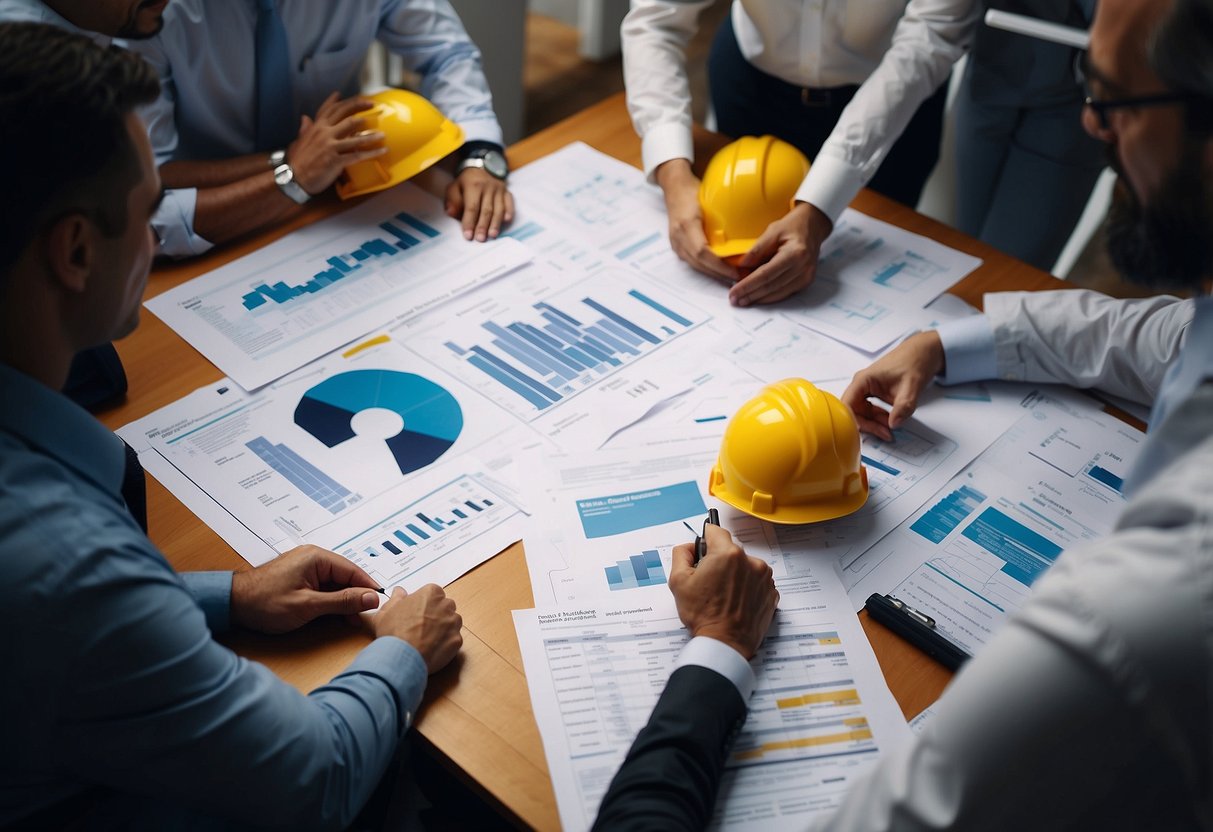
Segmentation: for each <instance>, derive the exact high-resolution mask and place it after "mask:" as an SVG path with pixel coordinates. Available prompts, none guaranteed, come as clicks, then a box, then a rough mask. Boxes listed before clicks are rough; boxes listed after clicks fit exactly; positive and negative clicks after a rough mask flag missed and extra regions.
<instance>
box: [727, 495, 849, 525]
mask: <svg viewBox="0 0 1213 832" xmlns="http://www.w3.org/2000/svg"><path fill="white" fill-rule="evenodd" d="M709 491H710V492H711V494H712V496H713V497H715V498H716V499H718V500H720V501H721V502H724V503H728V504H729V505H731V506H732V507H733V508H735V509H738V510H740V511H744V512H745V513H746V514H748V515H750V516H751V517H757V518H758V519H759V520H766V521H767V522H769V523H778V524H780V525H785V526H802V525H805V524H806V523H821V522H824V521H826V520H837V519H838V518H839V517H846V516H847V515H848V514H853V513H855V512H856V511H859V509H861V508H863V504H864V503H866V502H867V501H868V489H866V488H865V489H864V490H862V491H860V492H858V493H856V494H852V495H849V496H846V497H838V498H835V499H832V500H821V501H817V502H813V503H805V504H802V505H784V506H780V507H779V508H778V509H777V510H776V511H774V512H771V513H767V512H761V511H755V510H754V509H753V507H752V506H751V505H750V504H749V503H748V502H746V501H744V500H739V499H737V498H736V497H735V496H734V495H732V494H729V493H728V492H727V491H725V490H723V489H717V490H715V491H712V490H711V489H709Z"/></svg>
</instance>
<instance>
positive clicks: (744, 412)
mask: <svg viewBox="0 0 1213 832" xmlns="http://www.w3.org/2000/svg"><path fill="white" fill-rule="evenodd" d="M708 491H709V493H711V494H712V495H714V496H716V497H717V498H719V499H721V500H723V501H724V502H726V503H728V504H730V505H732V506H734V507H736V508H739V509H741V510H742V511H745V512H747V513H749V514H752V515H754V516H756V517H760V518H762V519H764V520H770V521H771V522H775V523H813V522H818V521H821V520H829V519H832V518H835V517H841V516H843V515H845V514H850V513H851V512H853V511H855V510H856V509H858V508H859V507H860V506H862V505H863V504H864V502H865V501H866V500H867V496H868V477H867V469H866V468H864V466H863V465H862V463H861V459H860V442H859V428H858V426H857V424H856V422H855V417H854V416H853V415H852V414H851V411H850V410H849V409H847V407H846V405H844V404H843V403H842V402H841V401H839V400H838V398H837V397H836V396H833V395H832V394H830V393H826V392H825V391H822V390H818V389H817V388H816V387H815V386H814V385H812V384H811V383H809V382H807V381H805V380H803V379H785V380H783V381H779V382H775V383H774V384H770V385H767V386H766V387H764V388H763V389H762V391H761V392H760V393H759V394H758V395H757V396H755V397H754V398H753V399H751V400H750V401H748V402H746V404H744V405H742V407H741V409H740V410H738V411H737V413H736V415H734V416H733V418H732V420H730V422H729V425H728V427H727V428H726V429H725V434H724V439H723V441H722V442H721V448H720V457H719V459H718V461H717V463H716V466H715V467H714V468H713V469H712V476H711V480H710V482H709V484H708Z"/></svg>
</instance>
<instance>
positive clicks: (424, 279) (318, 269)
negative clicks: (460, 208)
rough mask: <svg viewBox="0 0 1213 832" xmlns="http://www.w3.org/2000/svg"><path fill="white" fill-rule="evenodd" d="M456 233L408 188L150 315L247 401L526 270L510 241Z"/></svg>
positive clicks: (431, 200)
mask: <svg viewBox="0 0 1213 832" xmlns="http://www.w3.org/2000/svg"><path fill="white" fill-rule="evenodd" d="M459 228H460V227H459V223H458V222H457V221H455V220H453V219H451V218H450V217H448V216H446V215H445V213H443V211H442V203H441V202H440V201H439V200H438V199H437V198H435V197H433V196H430V195H429V194H427V193H425V192H424V191H422V190H420V189H418V188H416V187H414V186H412V185H407V184H406V185H402V186H401V187H398V188H393V189H391V190H389V191H385V192H384V193H382V194H380V195H379V196H376V197H374V198H373V199H370V200H368V201H367V202H364V203H363V204H361V205H359V206H357V207H355V208H352V209H350V210H348V211H346V212H344V213H341V214H338V215H336V216H333V217H329V218H328V219H324V220H321V221H320V222H317V223H314V224H312V225H309V226H306V227H305V228H301V229H299V230H298V231H294V232H292V233H290V234H287V235H286V236H285V237H283V238H281V239H280V240H277V241H275V242H273V243H270V244H269V245H268V246H266V247H265V248H262V249H259V250H257V251H255V252H253V253H252V254H249V255H246V256H244V257H241V258H240V259H238V260H234V261H232V262H231V263H228V264H226V265H224V266H221V267H220V268H218V269H216V270H215V271H212V272H209V273H207V274H204V275H202V276H200V277H197V278H195V279H193V280H191V281H189V282H188V283H184V284H182V285H181V286H178V287H177V288H175V289H171V290H169V291H167V292H164V293H163V294H160V295H158V296H156V297H154V298H152V299H151V300H149V301H148V302H147V303H146V306H147V308H148V309H150V310H151V311H152V312H154V313H155V314H156V316H157V317H158V318H160V319H161V320H163V321H164V322H165V323H166V324H168V325H169V327H171V328H172V329H173V330H175V331H176V332H177V333H178V334H179V335H180V336H181V337H182V338H184V339H185V340H186V341H189V343H190V344H191V345H192V346H193V347H194V348H195V349H197V350H198V351H199V352H201V353H202V354H203V355H204V356H206V357H207V358H208V359H209V360H210V361H212V362H213V363H214V364H215V365H216V366H218V367H219V369H221V370H223V372H224V373H226V374H227V375H228V376H230V377H231V378H232V379H233V380H234V381H235V382H236V383H237V384H239V385H240V386H242V387H244V388H245V389H246V390H253V389H256V388H258V387H262V386H263V385H266V384H268V383H270V382H271V381H274V380H276V379H278V378H281V377H282V376H284V375H286V374H287V373H289V372H291V371H292V370H295V369H298V368H299V367H301V366H303V365H304V364H306V363H307V362H309V361H311V360H313V359H315V358H319V357H320V356H322V355H324V354H326V353H328V352H330V351H332V350H334V349H336V348H338V347H340V346H341V345H343V344H347V343H349V342H350V341H353V340H354V339H356V338H358V337H359V336H361V335H363V334H365V333H367V332H370V331H371V330H373V329H376V328H379V327H382V326H385V325H386V324H388V323H389V322H391V321H393V320H401V319H406V318H409V317H411V316H413V315H416V314H419V313H421V312H423V311H425V310H427V309H431V308H433V307H434V306H436V305H438V304H440V303H443V302H444V301H447V300H450V299H451V298H454V297H458V296H459V295H460V294H462V293H463V292H466V291H467V290H469V289H471V288H474V287H476V286H480V285H483V284H485V283H487V282H489V281H492V280H494V279H496V278H498V277H500V276H502V275H504V274H507V273H509V272H510V271H512V270H513V269H516V268H518V267H519V266H521V265H522V264H523V263H525V262H527V261H528V260H529V259H530V256H531V254H530V252H529V251H528V250H527V249H526V248H525V247H524V246H520V245H518V244H517V243H515V242H514V241H512V240H509V241H503V242H501V243H499V244H498V243H494V244H492V245H478V244H469V243H467V242H466V241H465V240H464V239H463V236H462V234H461V232H460V230H459Z"/></svg>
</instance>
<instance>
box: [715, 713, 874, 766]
mask: <svg viewBox="0 0 1213 832" xmlns="http://www.w3.org/2000/svg"><path fill="white" fill-rule="evenodd" d="M870 739H872V731H871V729H869V728H868V727H867V723H866V722H864V724H863V727H862V728H855V729H854V730H851V731H842V732H840V733H837V734H822V735H821V736H817V737H800V738H798V739H794V740H781V741H779V742H764V743H763V744H762V745H760V746H758V747H757V748H749V749H746V750H745V751H738V752H737V753H736V754H734V755H733V756H734V758H735V759H737V760H755V759H758V758H759V757H762V756H763V755H764V754H769V753H770V752H772V751H791V750H793V749H796V748H812V747H813V746H817V745H831V744H833V743H837V742H855V741H858V740H870Z"/></svg>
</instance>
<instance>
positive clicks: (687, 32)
mask: <svg viewBox="0 0 1213 832" xmlns="http://www.w3.org/2000/svg"><path fill="white" fill-rule="evenodd" d="M707 5H708V3H706V2H694V3H669V2H651V0H646V2H635V3H633V4H632V10H631V11H630V12H629V13H628V15H627V17H625V18H624V21H623V26H622V28H621V29H620V37H621V39H622V49H623V76H624V86H625V87H626V88H627V103H628V113H629V114H630V115H631V117H632V124H633V125H634V126H635V128H636V132H637V133H638V134H639V135H640V137H641V142H642V148H641V150H642V156H643V166H644V170H645V173H646V174H648V175H649V176H650V177H652V176H653V174H654V171H655V169H656V168H657V166H658V165H660V164H661V163H663V162H666V161H668V160H670V159H676V158H685V159H691V158H692V155H693V153H692V144H691V90H690V84H689V82H688V80H687V71H686V57H685V53H686V46H687V43H688V42H689V41H690V39H691V37H692V36H693V35H694V34H695V31H696V29H697V28H698V23H697V19H698V17H699V13H700V11H702V10H703V8H704V7H705V6H707Z"/></svg>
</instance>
